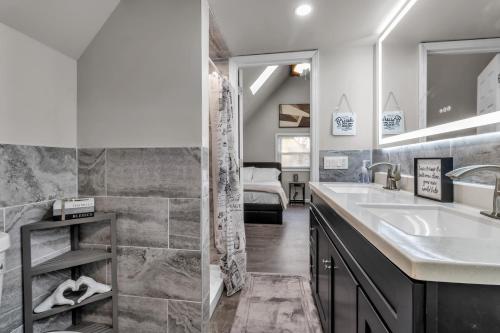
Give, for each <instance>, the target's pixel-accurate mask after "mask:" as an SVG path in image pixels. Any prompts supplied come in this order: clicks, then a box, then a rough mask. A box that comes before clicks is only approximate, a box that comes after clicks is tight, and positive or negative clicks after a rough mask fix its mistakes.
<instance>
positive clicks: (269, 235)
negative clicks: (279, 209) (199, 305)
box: [209, 206, 309, 333]
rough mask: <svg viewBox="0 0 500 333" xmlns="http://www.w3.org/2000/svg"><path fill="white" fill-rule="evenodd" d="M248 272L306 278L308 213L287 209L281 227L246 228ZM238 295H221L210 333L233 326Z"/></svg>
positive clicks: (300, 208) (224, 331)
mask: <svg viewBox="0 0 500 333" xmlns="http://www.w3.org/2000/svg"><path fill="white" fill-rule="evenodd" d="M245 231H246V237H247V270H248V271H249V272H263V273H285V274H297V275H304V276H307V277H308V276H309V210H308V208H307V207H303V206H290V207H288V209H287V210H286V211H284V212H283V225H259V224H248V225H245ZM238 302H239V295H234V296H232V297H226V296H225V295H223V296H222V298H221V300H220V301H219V305H218V306H217V308H216V310H215V312H214V314H213V316H212V319H211V321H210V327H209V332H210V333H228V332H230V331H231V326H232V325H233V320H234V316H235V313H236V308H237V307H238Z"/></svg>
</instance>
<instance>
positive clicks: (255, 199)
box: [243, 162, 288, 224]
mask: <svg viewBox="0 0 500 333" xmlns="http://www.w3.org/2000/svg"><path fill="white" fill-rule="evenodd" d="M243 167H245V168H248V167H254V168H268V169H270V168H272V169H277V170H279V171H280V172H281V163H278V162H245V163H243ZM277 178H278V179H277V180H275V181H274V182H257V183H253V182H250V181H248V180H246V181H245V180H244V182H243V188H244V199H243V202H244V212H245V223H258V224H283V210H284V209H285V208H286V206H287V204H288V200H287V198H286V195H285V192H284V191H283V189H282V187H281V174H280V175H279V176H278V177H277ZM278 192H279V193H278Z"/></svg>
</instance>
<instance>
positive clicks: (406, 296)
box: [312, 195, 424, 333]
mask: <svg viewBox="0 0 500 333" xmlns="http://www.w3.org/2000/svg"><path fill="white" fill-rule="evenodd" d="M313 202H314V203H313V204H312V211H313V212H314V214H316V215H317V219H318V221H320V223H321V224H324V225H325V226H324V228H325V230H326V232H327V233H328V235H329V237H330V238H331V239H332V241H333V243H334V244H335V246H336V247H337V249H338V250H339V252H340V254H341V255H342V257H343V259H344V261H345V262H346V264H347V265H348V266H349V268H350V270H351V272H352V273H353V275H354V276H355V278H356V280H357V281H358V283H359V284H360V286H361V287H362V289H363V290H364V293H365V294H366V296H367V297H368V298H369V299H370V301H371V303H372V304H373V305H374V306H375V308H376V309H377V312H378V313H379V314H380V316H381V317H382V318H383V320H384V322H385V323H386V324H387V326H388V328H389V329H390V330H391V331H393V332H398V333H414V332H423V323H424V317H423V311H421V310H419V309H423V302H424V284H423V283H420V282H417V281H414V280H411V279H410V278H409V277H408V276H406V275H405V274H404V273H403V272H402V271H401V270H400V269H399V268H397V267H396V266H395V265H394V264H393V263H392V262H391V261H389V260H388V259H387V258H386V257H385V256H384V255H383V254H382V253H381V252H380V251H378V249H377V248H376V247H374V246H373V245H372V244H371V243H370V242H369V241H368V240H366V239H365V238H364V237H363V236H362V235H361V234H360V233H359V232H358V231H357V230H355V229H354V228H353V227H352V226H351V225H350V224H349V223H348V222H346V221H344V220H343V219H342V218H341V217H340V216H339V215H338V214H337V213H336V212H335V211H334V210H333V209H332V208H331V207H330V206H328V205H327V204H326V203H325V202H324V201H322V200H321V198H319V197H317V196H316V195H314V198H313Z"/></svg>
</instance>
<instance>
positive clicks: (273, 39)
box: [208, 0, 401, 55]
mask: <svg viewBox="0 0 500 333" xmlns="http://www.w3.org/2000/svg"><path fill="white" fill-rule="evenodd" d="M208 1H209V4H210V7H211V10H212V12H213V15H214V17H215V20H216V22H217V24H218V26H219V28H220V30H221V33H222V35H223V36H224V39H225V41H226V44H227V46H228V48H229V50H230V51H231V53H232V54H233V55H245V54H259V53H271V52H284V51H297V50H307V49H316V48H319V49H321V48H335V47H340V46H342V45H345V44H372V43H374V41H375V40H376V35H377V30H378V27H379V26H380V24H381V23H382V21H384V19H385V18H386V17H387V16H388V14H389V12H390V11H391V10H392V9H393V7H394V6H395V5H396V4H398V3H399V2H400V1H401V0H208ZM305 2H307V3H310V4H312V6H313V12H312V14H311V15H309V16H307V17H297V16H295V14H294V9H295V8H296V7H297V6H298V5H299V4H302V3H305Z"/></svg>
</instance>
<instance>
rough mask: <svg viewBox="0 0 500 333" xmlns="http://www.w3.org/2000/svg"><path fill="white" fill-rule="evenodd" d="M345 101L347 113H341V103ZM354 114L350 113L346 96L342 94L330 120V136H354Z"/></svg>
mask: <svg viewBox="0 0 500 333" xmlns="http://www.w3.org/2000/svg"><path fill="white" fill-rule="evenodd" d="M344 101H345V104H346V106H347V111H345V112H342V111H341V108H342V103H343V102H344ZM356 118H357V117H356V114H355V113H354V112H352V108H351V104H350V103H349V100H348V99H347V96H346V94H342V96H341V97H340V101H339V104H338V105H337V108H336V111H335V112H334V113H333V118H332V134H333V135H356V125H357V122H356V120H357V119H356Z"/></svg>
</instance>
